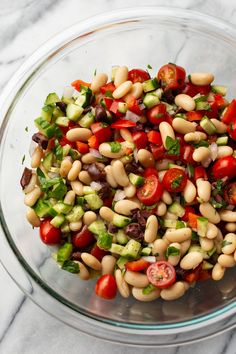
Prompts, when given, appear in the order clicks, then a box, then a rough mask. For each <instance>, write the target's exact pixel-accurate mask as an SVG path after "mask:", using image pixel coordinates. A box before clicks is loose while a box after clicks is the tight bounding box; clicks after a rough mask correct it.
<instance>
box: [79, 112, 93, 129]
mask: <svg viewBox="0 0 236 354" xmlns="http://www.w3.org/2000/svg"><path fill="white" fill-rule="evenodd" d="M93 123H94V115H93V113H92V112H88V113H86V114H85V115H84V116H83V117H82V118H81V119H80V120H79V125H80V126H81V127H83V128H89V127H90V126H91V125H92V124H93Z"/></svg>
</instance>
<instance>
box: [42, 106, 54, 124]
mask: <svg viewBox="0 0 236 354" xmlns="http://www.w3.org/2000/svg"><path fill="white" fill-rule="evenodd" d="M53 110H54V107H53V106H50V105H48V106H44V107H43V108H42V110H41V117H42V118H43V119H45V120H46V121H48V122H49V123H50V122H51V119H52V113H53Z"/></svg>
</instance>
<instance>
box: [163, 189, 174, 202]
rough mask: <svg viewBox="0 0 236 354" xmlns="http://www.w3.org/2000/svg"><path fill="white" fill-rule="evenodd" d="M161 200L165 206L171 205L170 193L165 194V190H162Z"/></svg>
mask: <svg viewBox="0 0 236 354" xmlns="http://www.w3.org/2000/svg"><path fill="white" fill-rule="evenodd" d="M161 200H162V201H163V202H164V203H165V204H167V205H170V204H172V197H171V195H170V193H169V192H167V191H166V190H164V192H163V194H162V197H161Z"/></svg>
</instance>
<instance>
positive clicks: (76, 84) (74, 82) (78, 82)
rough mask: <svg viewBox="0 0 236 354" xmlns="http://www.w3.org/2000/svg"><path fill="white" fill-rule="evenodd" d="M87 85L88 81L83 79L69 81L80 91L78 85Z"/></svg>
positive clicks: (88, 85)
mask: <svg viewBox="0 0 236 354" xmlns="http://www.w3.org/2000/svg"><path fill="white" fill-rule="evenodd" d="M81 85H82V86H87V87H90V83H89V82H85V81H83V80H75V81H73V82H72V83H71V86H73V87H74V88H75V89H76V90H77V91H80V86H81Z"/></svg>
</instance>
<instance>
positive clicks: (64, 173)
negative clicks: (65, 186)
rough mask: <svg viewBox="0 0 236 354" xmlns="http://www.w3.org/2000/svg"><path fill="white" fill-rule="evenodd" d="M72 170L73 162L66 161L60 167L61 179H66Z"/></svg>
mask: <svg viewBox="0 0 236 354" xmlns="http://www.w3.org/2000/svg"><path fill="white" fill-rule="evenodd" d="M71 168H72V162H71V161H70V160H68V159H64V160H63V161H62V162H61V166H60V172H59V173H60V175H61V177H63V178H66V177H67V175H68V173H69V171H70V170H71Z"/></svg>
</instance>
